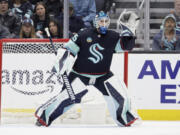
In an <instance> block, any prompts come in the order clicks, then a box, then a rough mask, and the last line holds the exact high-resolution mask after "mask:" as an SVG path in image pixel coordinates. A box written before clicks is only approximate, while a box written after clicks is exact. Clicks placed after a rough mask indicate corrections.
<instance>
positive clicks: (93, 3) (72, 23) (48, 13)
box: [0, 0, 113, 38]
mask: <svg viewBox="0 0 180 135" xmlns="http://www.w3.org/2000/svg"><path fill="white" fill-rule="evenodd" d="M63 1H64V0H0V33H1V34H0V38H47V36H46V33H45V30H44V29H45V28H46V27H48V28H49V30H50V33H51V36H52V37H53V38H63ZM69 1H70V4H69V35H70V37H71V36H72V35H73V34H75V33H77V32H78V31H79V30H80V29H82V28H89V27H92V25H93V19H94V17H95V15H96V13H97V12H99V11H100V10H104V11H106V12H107V11H108V10H109V9H110V6H111V5H112V2H113V0H86V1H84V0H69ZM96 9H97V10H96ZM1 31H3V32H1Z"/></svg>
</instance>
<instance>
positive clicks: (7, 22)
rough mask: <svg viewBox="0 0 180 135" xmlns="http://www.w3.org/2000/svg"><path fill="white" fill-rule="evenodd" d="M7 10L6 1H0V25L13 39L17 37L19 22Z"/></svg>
mask: <svg viewBox="0 0 180 135" xmlns="http://www.w3.org/2000/svg"><path fill="white" fill-rule="evenodd" d="M8 8H9V4H8V0H0V24H2V25H3V26H5V27H6V28H7V29H8V30H9V32H10V33H11V37H12V38H14V37H16V36H18V35H19V30H20V25H21V22H20V19H19V18H18V17H17V16H16V15H15V14H13V13H12V12H11V10H9V9H8Z"/></svg>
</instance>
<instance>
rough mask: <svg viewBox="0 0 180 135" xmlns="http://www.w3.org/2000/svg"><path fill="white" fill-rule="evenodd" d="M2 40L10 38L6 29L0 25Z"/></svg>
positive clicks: (0, 37)
mask: <svg viewBox="0 0 180 135" xmlns="http://www.w3.org/2000/svg"><path fill="white" fill-rule="evenodd" d="M2 38H11V33H10V32H9V30H8V29H7V28H6V27H4V26H3V25H1V24H0V39H2Z"/></svg>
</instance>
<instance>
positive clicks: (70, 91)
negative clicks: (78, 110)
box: [45, 28, 76, 103]
mask: <svg viewBox="0 0 180 135" xmlns="http://www.w3.org/2000/svg"><path fill="white" fill-rule="evenodd" d="M45 31H46V34H47V36H48V38H49V41H50V43H51V46H52V49H53V51H54V54H55V55H56V56H57V51H56V49H55V46H54V44H53V41H52V38H51V35H50V33H49V29H48V28H45ZM67 57H68V52H66V53H65V54H64V56H63V58H62V59H61V60H60V61H59V66H60V67H59V69H60V70H61V68H62V64H63V63H64V60H65V59H66V58H67ZM61 77H62V79H63V82H64V85H65V87H66V89H67V93H68V95H69V97H70V99H71V101H72V102H73V103H75V99H76V98H75V93H74V90H73V88H72V86H71V84H70V82H69V79H68V75H67V72H66V71H65V72H64V74H63V75H61Z"/></svg>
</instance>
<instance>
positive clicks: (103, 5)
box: [95, 0, 114, 13]
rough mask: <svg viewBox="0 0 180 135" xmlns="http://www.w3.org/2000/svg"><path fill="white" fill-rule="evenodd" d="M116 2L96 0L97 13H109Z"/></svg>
mask: <svg viewBox="0 0 180 135" xmlns="http://www.w3.org/2000/svg"><path fill="white" fill-rule="evenodd" d="M113 1H114V0H95V2H96V12H97V13H99V12H100V11H104V12H105V13H107V12H108V11H109V10H110V8H111V6H112V3H113Z"/></svg>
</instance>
